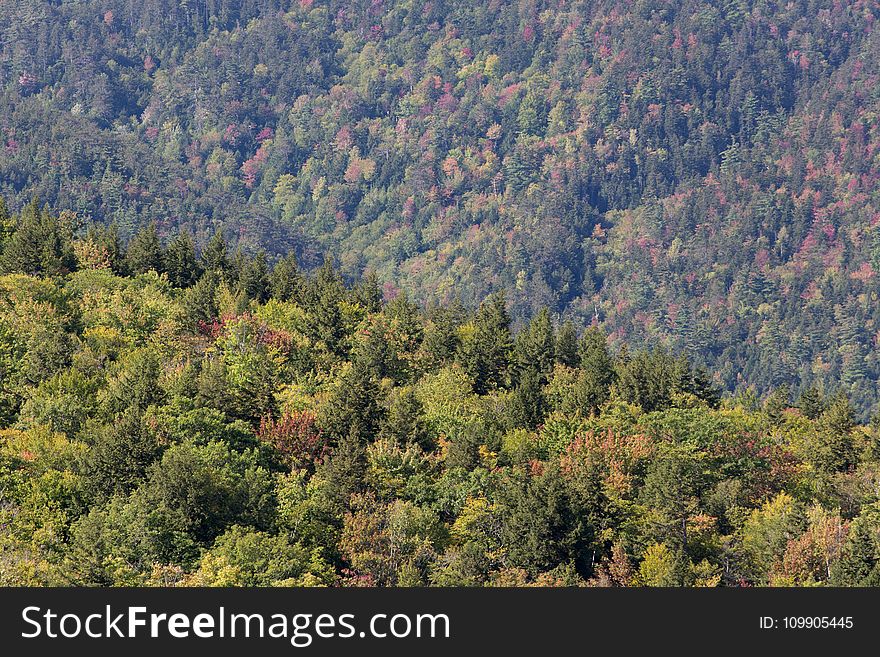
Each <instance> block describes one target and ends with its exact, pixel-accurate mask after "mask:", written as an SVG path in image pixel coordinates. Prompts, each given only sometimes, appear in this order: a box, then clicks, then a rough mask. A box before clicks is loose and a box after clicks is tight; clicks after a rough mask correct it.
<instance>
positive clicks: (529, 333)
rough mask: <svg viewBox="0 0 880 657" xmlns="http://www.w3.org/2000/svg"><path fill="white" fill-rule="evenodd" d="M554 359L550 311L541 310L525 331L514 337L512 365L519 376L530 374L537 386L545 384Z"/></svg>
mask: <svg viewBox="0 0 880 657" xmlns="http://www.w3.org/2000/svg"><path fill="white" fill-rule="evenodd" d="M555 359H556V335H555V333H554V330H553V323H552V322H551V321H550V311H548V310H547V309H546V308H544V309H542V310H541V311H540V312H539V313H538V314H537V315H536V316H535V318H534V319H533V320H532V321H531V323H530V324H529V326H528V328H527V329H526V330H523V331H520V333H519V335H517V336H516V343H515V347H514V363H515V366H516V371H517V373H518V374H519V375H520V376H523V375H524V373H526V372H532V373H533V374H534V375H535V376H536V377H537V381H538V383H539V384H544V383H546V382H547V377H548V376H549V375H550V373H551V372H552V371H553V363H554V361H555Z"/></svg>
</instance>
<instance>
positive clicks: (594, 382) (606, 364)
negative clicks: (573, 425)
mask: <svg viewBox="0 0 880 657" xmlns="http://www.w3.org/2000/svg"><path fill="white" fill-rule="evenodd" d="M578 354H579V357H580V369H581V372H580V374H579V376H578V382H577V398H578V403H579V406H580V409H581V412H582V413H583V414H584V415H589V414H590V413H593V412H594V411H595V410H596V409H597V408H599V407H600V406H601V405H602V404H603V403H605V401H606V400H607V399H608V396H609V393H610V388H611V384H613V383H614V381H615V378H616V375H615V371H614V361H613V359H612V358H611V354H610V353H609V352H608V342H607V340H606V338H605V334H604V333H602V331H601V330H600V329H598V328H596V327H595V326H591V327H590V328H588V329H587V330H586V331H585V332H584V334H583V336H582V337H581V340H580V343H579V345H578Z"/></svg>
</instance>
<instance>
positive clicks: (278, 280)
mask: <svg viewBox="0 0 880 657" xmlns="http://www.w3.org/2000/svg"><path fill="white" fill-rule="evenodd" d="M304 287H305V280H304V279H303V276H302V274H301V273H300V271H299V267H298V266H297V264H296V257H295V256H294V255H293V253H288V254H287V255H286V256H284V257H283V258H282V259H281V260H280V261H278V263H277V264H276V265H275V266H274V267H273V268H272V273H271V274H269V294H270V295H271V296H272V298H274V299H278V300H280V301H293V302H294V303H301V302H302V300H303V293H304Z"/></svg>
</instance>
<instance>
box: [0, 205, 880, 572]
mask: <svg viewBox="0 0 880 657" xmlns="http://www.w3.org/2000/svg"><path fill="white" fill-rule="evenodd" d="M0 246H2V250H0V251H2V254H0V585H24V584H28V585H71V584H73V585H105V586H106V585H161V586H177V585H180V586H192V585H223V586H231V585H242V586H264V585H279V586H280V585H301V586H327V585H331V586H404V585H407V586H414V585H435V586H453V585H457V586H511V585H541V586H563V585H591V586H673V585H686V586H719V585H723V586H744V585H768V584H769V585H804V586H808V585H809V586H813V585H822V584H833V585H880V492H878V491H880V425H878V423H876V422H875V423H871V424H868V425H863V426H859V425H858V424H857V422H856V419H855V411H854V408H853V406H852V405H851V404H850V402H849V401H848V400H847V398H846V397H845V396H844V395H842V394H840V393H837V394H835V395H832V396H826V395H823V394H822V393H820V392H819V391H818V390H816V389H814V388H809V389H807V390H805V391H804V392H803V393H801V394H800V395H799V396H798V397H797V398H796V399H792V392H791V391H790V390H789V389H787V388H785V387H781V388H779V389H777V390H775V391H774V392H773V393H772V394H770V395H769V396H767V397H766V398H765V399H763V400H762V399H759V398H758V397H757V396H755V395H754V394H744V395H740V396H738V397H730V396H726V397H724V398H722V396H721V395H720V394H719V391H718V389H717V387H716V386H715V385H714V384H713V383H712V377H711V375H710V374H709V373H707V372H706V371H705V370H703V369H702V368H700V367H696V366H695V365H693V364H692V363H691V362H689V360H688V359H687V358H685V357H681V356H673V355H671V354H670V353H668V352H666V351H665V350H663V349H662V348H655V349H652V350H647V351H646V350H628V349H626V348H621V349H619V350H618V349H612V348H610V347H609V345H608V342H607V336H606V335H605V334H604V333H603V332H602V331H601V330H600V329H599V328H597V327H590V328H588V329H586V330H584V331H582V332H579V331H578V330H577V329H576V327H575V325H574V324H573V323H571V322H564V323H562V324H557V323H555V322H554V321H553V320H552V318H551V315H550V313H549V312H548V311H546V310H542V311H539V312H538V313H536V314H535V316H534V318H533V319H532V320H531V321H530V322H528V323H527V324H526V325H525V326H524V327H523V328H522V329H521V330H518V331H512V330H511V319H510V316H509V314H508V309H507V304H506V301H505V298H504V295H503V293H497V294H494V295H492V296H490V297H488V298H487V299H485V300H484V301H483V302H482V303H481V304H480V305H479V307H478V308H476V309H475V310H473V311H470V310H468V309H466V308H465V307H464V306H463V305H462V304H457V303H450V304H444V305H433V306H430V307H427V308H426V309H421V308H420V307H419V306H418V305H416V304H414V303H413V302H412V301H411V300H410V299H409V297H408V296H407V295H406V294H405V293H401V294H398V295H396V296H394V298H393V299H390V300H387V301H384V300H383V292H382V289H381V286H380V285H379V282H378V279H377V278H376V277H375V276H366V277H364V278H361V279H358V280H357V281H355V282H354V283H352V284H350V285H346V284H345V283H344V282H343V280H342V278H341V276H340V274H339V272H338V271H336V270H334V268H333V267H332V266H330V265H329V261H328V263H326V264H324V265H323V266H321V267H320V268H318V270H317V271H316V272H315V273H314V275H306V274H304V273H303V272H302V271H301V270H300V269H299V267H298V266H297V264H296V262H295V259H294V258H293V257H292V256H288V257H286V258H284V259H283V260H281V261H280V262H278V264H276V265H275V266H273V267H270V266H269V265H268V264H267V261H266V257H265V255H264V254H258V255H256V256H253V255H251V256H248V255H244V254H243V252H242V251H241V250H238V249H231V248H229V246H228V245H227V243H226V241H225V240H224V239H223V237H222V236H221V235H220V234H217V235H215V236H213V237H212V238H211V239H210V240H209V241H208V243H207V245H206V247H205V248H204V249H203V250H202V251H201V253H200V254H199V255H197V254H196V250H195V248H194V246H193V242H192V239H191V237H190V236H189V234H188V233H186V232H183V233H180V234H179V235H175V236H173V238H172V239H171V240H170V241H169V244H168V245H167V247H165V246H163V245H162V244H161V242H160V241H159V238H158V236H157V234H156V230H155V227H154V226H152V225H151V226H150V227H148V228H147V229H145V230H143V231H141V232H140V233H138V235H137V236H136V237H135V239H134V240H132V241H131V242H130V243H129V244H128V245H127V247H123V246H122V245H121V243H120V240H119V237H118V235H116V234H115V233H114V232H113V230H112V229H104V228H96V227H92V228H90V229H87V230H83V229H81V228H80V229H78V228H77V226H76V215H75V214H72V213H62V214H60V215H58V214H54V213H51V212H49V211H46V210H43V209H41V208H40V207H39V206H38V205H37V204H35V203H33V204H30V205H29V206H27V207H26V208H25V209H24V211H23V212H22V213H21V215H19V216H16V217H12V216H10V214H9V213H8V211H7V210H6V209H5V206H4V205H3V204H2V203H0Z"/></svg>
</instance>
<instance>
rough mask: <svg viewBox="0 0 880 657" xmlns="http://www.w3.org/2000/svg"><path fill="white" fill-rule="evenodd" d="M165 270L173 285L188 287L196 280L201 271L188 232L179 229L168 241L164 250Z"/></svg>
mask: <svg viewBox="0 0 880 657" xmlns="http://www.w3.org/2000/svg"><path fill="white" fill-rule="evenodd" d="M165 271H166V272H168V280H170V281H171V284H172V285H174V286H175V287H180V288H185V287H190V286H191V285H193V284H195V282H196V281H197V280H198V278H199V275H200V273H201V272H200V271H199V262H198V259H197V258H196V249H195V245H194V244H193V240H192V237H191V236H190V234H189V233H188V232H186V231H181V232H180V233H179V234H178V235H177V236H176V237H175V238H174V239H173V240H171V242H169V244H168V248H167V249H166V251H165Z"/></svg>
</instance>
